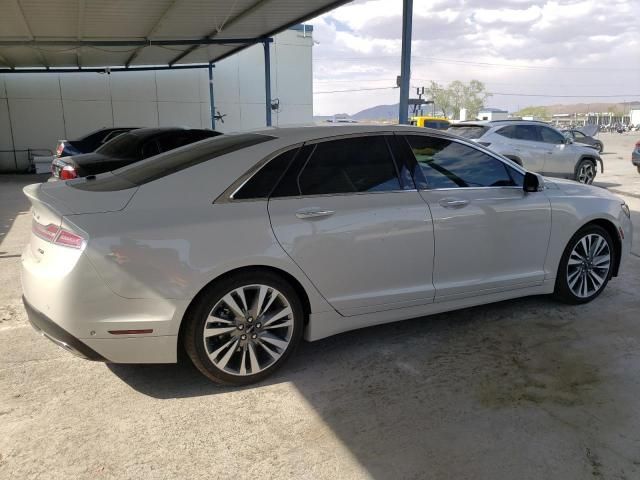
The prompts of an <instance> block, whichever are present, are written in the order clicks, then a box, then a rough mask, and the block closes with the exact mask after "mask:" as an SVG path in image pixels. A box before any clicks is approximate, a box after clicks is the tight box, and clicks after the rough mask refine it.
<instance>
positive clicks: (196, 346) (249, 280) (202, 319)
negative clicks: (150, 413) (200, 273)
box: [183, 270, 305, 385]
mask: <svg viewBox="0 0 640 480" xmlns="http://www.w3.org/2000/svg"><path fill="white" fill-rule="evenodd" d="M256 284H260V285H265V286H268V287H270V288H274V289H276V290H278V291H279V292H280V294H282V295H283V296H284V297H285V298H286V301H287V302H288V303H289V306H290V307H291V311H292V312H293V314H292V315H291V317H293V318H292V319H293V327H292V328H293V331H292V333H291V338H290V340H289V344H288V346H287V347H286V348H285V349H284V350H283V351H282V352H281V356H280V357H279V358H278V359H277V360H275V361H274V362H273V363H272V364H271V365H269V366H268V367H266V368H265V369H264V370H262V371H259V372H258V373H256V374H245V375H238V374H233V373H228V372H227V371H224V370H222V369H220V368H218V367H217V366H216V365H215V364H214V363H213V361H212V360H211V359H210V358H209V354H208V353H207V351H206V347H205V340H204V338H203V335H204V329H205V326H206V324H207V323H208V321H209V315H210V314H211V313H212V310H213V308H214V307H215V306H216V305H217V304H218V302H220V301H221V299H222V298H223V297H224V296H225V295H227V294H228V293H230V292H232V291H234V290H235V289H237V288H240V287H243V286H248V285H256ZM195 302H196V303H194V304H193V305H192V306H191V307H190V308H189V311H188V313H187V315H186V316H185V319H184V321H185V322H186V324H185V330H184V335H183V343H184V347H185V350H186V352H187V354H188V355H189V357H190V358H191V361H192V362H193V364H194V365H195V366H196V368H197V369H198V370H200V372H202V373H203V374H204V375H205V376H206V377H207V378H209V379H210V380H212V381H214V382H215V383H218V384H222V385H248V384H251V383H256V382H260V381H261V380H263V379H265V378H266V377H268V376H269V375H271V374H272V373H273V372H274V371H276V370H277V369H278V368H280V367H281V366H282V364H284V363H285V362H286V361H287V359H288V358H289V356H290V355H291V354H292V353H293V352H294V351H295V349H296V347H297V346H298V344H299V343H300V341H301V339H302V335H303V329H304V323H305V321H304V309H303V308H302V303H301V301H300V298H299V297H298V295H297V293H296V291H295V289H294V288H293V287H292V286H291V285H290V284H289V283H288V282H286V281H285V280H283V279H282V278H281V277H280V276H279V275H277V274H275V273H272V272H268V271H264V270H255V271H245V272H241V273H238V274H236V275H232V276H229V277H226V278H224V279H222V280H221V281H220V282H215V283H213V284H212V285H210V286H209V287H207V288H206V289H205V290H204V291H203V292H202V293H201V294H200V295H199V297H198V298H197V299H196V301H195ZM257 321H258V319H256V322H257ZM255 326H257V324H256V325H255ZM237 333H238V332H236V331H235V330H234V332H233V334H237ZM247 333H249V332H248V331H247ZM228 335H229V338H231V337H230V336H231V335H232V333H229V334H228ZM214 340H217V339H214ZM222 341H224V340H222ZM222 341H220V342H222ZM256 348H257V347H256ZM231 350H233V349H231ZM262 353H264V352H262Z"/></svg>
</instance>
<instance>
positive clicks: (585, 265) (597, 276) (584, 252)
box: [567, 233, 611, 298]
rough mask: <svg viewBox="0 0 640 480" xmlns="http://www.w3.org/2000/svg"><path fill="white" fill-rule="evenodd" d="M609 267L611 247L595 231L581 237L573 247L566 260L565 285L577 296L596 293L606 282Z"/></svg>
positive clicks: (587, 295) (584, 296)
mask: <svg viewBox="0 0 640 480" xmlns="http://www.w3.org/2000/svg"><path fill="white" fill-rule="evenodd" d="M610 267H611V248H610V247H609V243H608V242H607V240H606V239H605V238H604V237H603V236H602V235H599V234H597V233H590V234H588V235H585V236H584V237H582V238H581V239H580V240H579V241H578V242H577V243H576V244H575V246H574V247H573V250H572V251H571V254H570V255H569V261H568V262H567V285H568V286H569V289H570V290H571V292H572V293H573V294H574V295H575V296H576V297H579V298H589V297H591V296H592V295H594V294H596V293H597V292H598V291H599V290H600V289H601V288H602V286H603V285H604V283H605V282H606V279H607V277H608V275H609V268H610Z"/></svg>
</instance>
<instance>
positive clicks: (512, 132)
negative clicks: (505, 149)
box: [453, 125, 516, 138]
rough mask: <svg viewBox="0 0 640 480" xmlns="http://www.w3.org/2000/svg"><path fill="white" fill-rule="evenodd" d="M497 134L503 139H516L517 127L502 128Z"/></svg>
mask: <svg viewBox="0 0 640 480" xmlns="http://www.w3.org/2000/svg"><path fill="white" fill-rule="evenodd" d="M453 133H456V132H455V131H454V132H453ZM496 133H497V134H499V135H502V136H503V137H507V138H516V126H515V125H509V126H508V127H502V128H501V129H499V130H497V131H496ZM463 136H464V135H463ZM467 138H473V137H467Z"/></svg>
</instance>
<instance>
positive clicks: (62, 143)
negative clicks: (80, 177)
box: [56, 142, 64, 157]
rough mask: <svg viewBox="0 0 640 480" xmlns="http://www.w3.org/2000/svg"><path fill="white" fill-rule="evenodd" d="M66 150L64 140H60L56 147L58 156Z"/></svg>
mask: <svg viewBox="0 0 640 480" xmlns="http://www.w3.org/2000/svg"><path fill="white" fill-rule="evenodd" d="M62 152H64V142H58V147H57V148H56V157H59V156H60V155H62Z"/></svg>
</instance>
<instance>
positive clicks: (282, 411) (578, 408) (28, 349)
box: [0, 134, 640, 480]
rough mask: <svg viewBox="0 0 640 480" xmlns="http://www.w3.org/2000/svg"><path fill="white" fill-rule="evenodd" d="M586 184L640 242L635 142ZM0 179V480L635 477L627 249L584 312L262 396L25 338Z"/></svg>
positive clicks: (336, 367) (514, 318)
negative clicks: (597, 188)
mask: <svg viewBox="0 0 640 480" xmlns="http://www.w3.org/2000/svg"><path fill="white" fill-rule="evenodd" d="M602 138H603V140H604V142H605V152H607V153H606V154H605V155H604V159H605V168H606V171H605V174H604V175H599V176H598V184H600V185H602V186H606V187H608V188H612V189H615V190H616V191H618V192H624V195H625V198H626V199H627V201H628V203H629V204H630V206H631V208H632V210H633V211H634V212H633V215H634V220H635V225H636V232H638V233H639V234H640V175H639V174H638V173H637V172H636V170H635V169H634V168H633V167H632V166H631V164H630V154H631V145H633V144H634V143H635V141H636V140H637V139H640V134H635V135H603V136H602ZM34 180H35V179H34V178H33V177H32V178H29V177H3V178H0V284H1V285H2V288H1V289H0V478H2V479H5V478H6V479H22V478H42V479H70V478H73V479H102V478H105V479H111V478H118V479H121V478H135V479H140V478H144V479H160V478H205V477H206V478H211V479H219V478H236V479H237V478H260V479H263V478H303V479H314V480H315V479H336V478H349V479H360V478H376V479H387V478H389V479H473V480H480V479H491V480H495V479H518V480H525V479H542V478H558V479H563V480H569V479H587V478H597V479H637V478H640V403H639V402H638V398H640V376H639V375H638V371H640V322H639V321H638V320H639V319H640V317H639V315H638V311H639V308H640V296H639V294H638V291H639V287H640V258H638V254H640V249H638V246H637V245H638V244H636V246H635V247H634V251H635V253H636V255H632V256H630V257H628V258H626V259H625V261H624V273H623V274H622V276H621V277H619V278H616V279H614V280H613V281H612V282H611V283H610V284H609V286H608V287H607V289H606V291H605V292H604V293H603V294H602V295H601V296H600V297H599V298H598V299H597V300H596V301H594V302H592V303H590V304H588V305H583V306H566V305H562V304H559V303H556V302H555V301H553V300H552V299H550V298H546V297H535V298H525V299H520V300H515V301H508V302H502V303H498V304H494V305H489V306H484V307H478V308H471V309H467V310H462V311H458V312H453V313H447V314H442V315H436V316H433V317H429V318H420V319H415V320H409V321H406V322H401V323H396V324H390V325H384V326H379V327H373V328H368V329H363V330H360V331H355V332H350V333H347V334H343V335H339V336H336V337H333V338H329V339H325V340H322V341H319V342H316V343H313V344H303V345H302V346H301V348H300V349H299V351H298V352H297V354H296V355H295V357H294V358H292V359H291V361H290V363H289V364H288V365H287V366H286V367H285V368H283V369H282V370H280V372H278V374H277V375H276V376H275V377H273V378H272V379H270V380H269V381H268V382H266V383H263V384H260V385H257V386H253V387H250V388H243V389H231V388H220V387H216V386H214V385H212V384H210V383H208V382H207V381H206V380H205V379H204V378H203V377H201V376H200V375H199V374H198V373H197V372H196V371H195V370H194V368H193V367H191V366H190V365H188V364H183V365H156V366H127V365H105V364H102V363H92V362H88V361H84V360H81V359H78V358H75V357H73V356H72V355H70V354H69V353H67V352H66V351H63V350H62V349H60V348H58V347H56V346H55V345H53V344H52V343H51V342H49V341H48V340H46V339H44V338H43V337H41V336H39V335H37V334H36V333H35V332H34V331H33V330H32V329H31V327H29V326H28V325H27V322H26V318H25V313H24V310H23V308H22V306H21V304H20V285H19V264H20V259H19V255H20V253H21V250H22V248H23V245H24V244H25V242H26V241H27V238H28V235H29V230H30V226H29V221H30V218H29V215H28V211H27V210H28V207H29V206H28V204H27V202H26V200H25V199H24V197H22V196H21V195H20V194H19V193H20V191H19V188H20V187H21V186H22V185H24V184H26V183H29V182H32V181H34Z"/></svg>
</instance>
